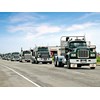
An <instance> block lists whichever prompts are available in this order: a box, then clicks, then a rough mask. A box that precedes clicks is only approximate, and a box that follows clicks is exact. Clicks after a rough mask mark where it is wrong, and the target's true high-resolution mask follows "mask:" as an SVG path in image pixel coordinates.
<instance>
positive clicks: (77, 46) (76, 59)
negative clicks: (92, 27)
mask: <svg viewBox="0 0 100 100" xmlns="http://www.w3.org/2000/svg"><path fill="white" fill-rule="evenodd" d="M65 38H66V39H65V41H64V40H62V39H61V54H60V55H57V56H56V57H55V66H64V65H67V66H68V68H72V67H81V66H90V68H91V69H95V67H96V51H94V50H93V48H91V46H90V47H89V46H88V45H87V43H86V40H85V37H84V36H69V37H65ZM73 38H74V39H73Z"/></svg>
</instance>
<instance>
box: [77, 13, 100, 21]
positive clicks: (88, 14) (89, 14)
mask: <svg viewBox="0 0 100 100" xmlns="http://www.w3.org/2000/svg"><path fill="white" fill-rule="evenodd" d="M98 14H100V13H99V12H92V13H86V14H84V15H83V16H81V17H80V18H79V19H78V20H83V19H86V18H89V17H92V16H95V15H98Z"/></svg>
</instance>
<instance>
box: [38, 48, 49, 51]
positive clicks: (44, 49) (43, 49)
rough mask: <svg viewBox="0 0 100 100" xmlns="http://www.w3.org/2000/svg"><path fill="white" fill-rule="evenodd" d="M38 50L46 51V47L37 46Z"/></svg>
mask: <svg viewBox="0 0 100 100" xmlns="http://www.w3.org/2000/svg"><path fill="white" fill-rule="evenodd" d="M38 51H48V47H39V48H38Z"/></svg>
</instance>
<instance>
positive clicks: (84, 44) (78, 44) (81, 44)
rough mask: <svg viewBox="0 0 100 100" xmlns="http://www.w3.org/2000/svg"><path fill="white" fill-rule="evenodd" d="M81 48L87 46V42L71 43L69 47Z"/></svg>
mask: <svg viewBox="0 0 100 100" xmlns="http://www.w3.org/2000/svg"><path fill="white" fill-rule="evenodd" d="M79 46H82V47H83V46H86V42H85V41H74V42H70V44H69V47H70V48H76V47H79Z"/></svg>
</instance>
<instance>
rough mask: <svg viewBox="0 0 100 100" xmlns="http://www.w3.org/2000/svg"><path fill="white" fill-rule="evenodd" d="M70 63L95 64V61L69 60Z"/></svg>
mask: <svg viewBox="0 0 100 100" xmlns="http://www.w3.org/2000/svg"><path fill="white" fill-rule="evenodd" d="M70 63H74V64H75V63H76V64H96V59H70Z"/></svg>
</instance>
